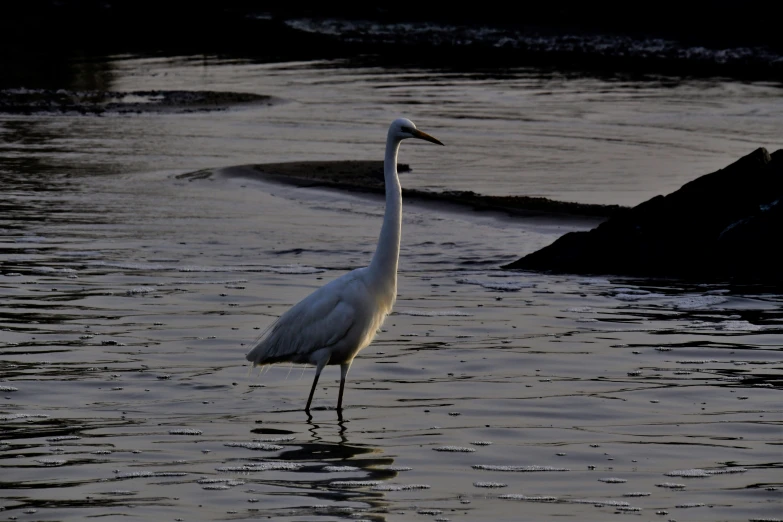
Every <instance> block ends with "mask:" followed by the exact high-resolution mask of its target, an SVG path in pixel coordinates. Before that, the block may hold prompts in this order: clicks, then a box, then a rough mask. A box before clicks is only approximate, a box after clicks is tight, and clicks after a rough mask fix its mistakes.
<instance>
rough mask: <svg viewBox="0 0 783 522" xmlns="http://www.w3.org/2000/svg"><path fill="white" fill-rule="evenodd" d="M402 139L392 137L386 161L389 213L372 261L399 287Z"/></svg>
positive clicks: (376, 270) (379, 273) (384, 277)
mask: <svg viewBox="0 0 783 522" xmlns="http://www.w3.org/2000/svg"><path fill="white" fill-rule="evenodd" d="M400 141H401V140H399V139H395V138H392V137H391V136H389V137H388V139H387V140H386V157H385V158H384V160H383V175H384V180H385V182H386V213H385V214H384V216H383V226H382V227H381V236H380V238H378V248H376V249H375V255H374V256H373V258H372V263H370V269H371V270H372V272H373V273H374V274H375V275H376V276H378V277H379V278H380V279H381V280H383V281H391V282H393V283H394V288H395V289H396V287H397V261H398V259H399V257H400V234H401V228H402V189H401V188H400V178H399V177H397V151H399V150H400Z"/></svg>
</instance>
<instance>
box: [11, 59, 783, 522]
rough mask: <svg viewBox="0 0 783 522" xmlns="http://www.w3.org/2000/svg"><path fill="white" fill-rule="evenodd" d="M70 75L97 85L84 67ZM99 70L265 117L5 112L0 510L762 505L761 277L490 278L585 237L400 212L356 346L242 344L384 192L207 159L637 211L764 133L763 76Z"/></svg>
mask: <svg viewBox="0 0 783 522" xmlns="http://www.w3.org/2000/svg"><path fill="white" fill-rule="evenodd" d="M85 75H86V77H88V78H94V77H96V72H95V71H86V72H85ZM98 76H100V78H102V80H101V82H102V85H103V86H104V87H105V88H109V89H112V90H117V91H133V90H142V89H143V90H147V89H201V90H229V91H237V92H253V93H259V94H268V95H272V96H275V97H277V98H278V99H279V103H277V104H275V105H273V106H271V107H244V108H236V109H233V110H230V111H227V112H212V113H195V114H184V115H183V114H179V115H173V114H152V113H148V114H140V115H116V114H115V115H111V114H108V115H104V116H101V117H94V116H93V117H89V116H88V117H83V116H76V115H62V114H48V115H47V114H43V115H35V116H0V139H1V140H2V151H3V154H2V159H0V169H1V170H0V186H1V187H2V194H3V196H4V197H3V199H2V203H0V204H1V205H2V213H0V232H1V233H2V236H1V237H2V243H1V244H2V250H0V302H2V307H0V354H2V358H1V359H0V421H1V422H2V428H0V429H2V432H1V433H2V439H1V440H0V468H1V469H0V507H2V508H3V509H4V511H2V512H0V519H12V518H14V517H15V518H17V519H18V520H39V519H40V520H83V519H85V518H87V517H101V519H102V520H115V519H116V520H136V519H138V520H185V521H188V520H237V519H239V520H245V519H257V518H271V519H274V520H359V519H363V520H447V519H448V520H455V521H456V520H520V519H522V520H541V519H554V518H556V517H557V518H560V517H563V516H566V517H570V518H572V519H574V520H596V521H602V520H607V519H608V518H610V517H611V516H612V514H614V513H628V514H633V515H638V516H640V517H641V518H642V519H644V520H670V519H671V520H678V521H684V520H688V521H702V520H703V521H712V520H727V521H747V520H778V519H780V517H781V515H780V513H781V490H780V487H781V486H783V485H782V484H781V464H780V463H781V451H780V441H781V420H783V415H782V414H781V406H780V405H781V395H780V390H781V382H783V371H782V370H783V357H781V345H783V342H782V341H781V339H783V337H781V333H783V312H782V311H781V305H782V304H783V295H781V294H773V293H764V292H759V291H755V290H754V289H736V288H730V287H724V286H721V285H711V286H699V285H685V284H681V283H676V282H673V281H669V282H657V283H655V282H649V281H635V280H631V279H618V278H606V277H593V278H585V277H576V276H573V277H571V276H547V275H540V274H533V273H506V272H502V271H500V270H498V269H497V267H498V266H499V265H500V264H503V263H505V262H508V261H511V260H513V259H516V258H517V257H519V255H521V254H525V253H528V252H532V251H534V250H536V249H538V248H540V247H541V246H544V245H546V244H548V243H550V242H551V241H552V240H553V239H555V238H556V237H558V236H559V235H560V234H562V233H564V232H566V231H569V230H574V229H576V228H578V227H580V226H584V225H583V224H578V223H572V222H566V221H564V222H560V223H556V222H551V221H541V220H512V219H509V218H506V217H504V216H499V215H488V214H476V213H473V212H469V211H464V210H460V209H455V208H452V207H446V208H441V207H439V206H422V205H410V204H409V205H407V206H406V208H405V218H404V224H403V246H402V253H401V256H402V257H401V263H400V269H401V274H400V281H399V283H400V288H399V298H398V302H397V305H396V307H395V313H394V314H393V315H392V316H391V317H389V319H388V320H387V323H386V325H385V327H384V331H383V332H382V333H381V334H380V335H379V336H378V338H377V340H376V342H375V343H374V344H373V345H371V346H370V347H369V348H367V349H366V350H365V351H364V352H363V353H362V354H361V355H360V356H359V358H358V359H357V360H356V361H355V364H354V365H353V368H352V370H351V373H350V375H349V382H348V386H347V389H346V395H345V401H346V405H347V408H346V410H345V412H344V415H343V417H342V419H340V418H339V417H338V415H337V413H336V412H335V411H334V410H333V409H332V408H333V407H334V405H335V403H336V399H337V390H338V383H337V380H338V379H339V373H338V372H337V371H336V369H335V368H333V367H330V368H327V369H326V370H325V372H324V374H323V375H322V380H321V384H320V386H319V389H318V391H317V394H316V398H315V400H314V405H315V407H316V410H315V411H314V412H313V416H312V418H308V417H307V415H306V414H305V413H304V412H303V411H301V408H302V407H303V406H304V403H305V401H306V398H307V393H308V391H309V387H310V383H311V379H312V375H313V372H312V369H309V368H308V369H303V368H301V367H294V368H291V367H289V366H286V365H281V366H277V367H273V368H271V369H270V370H269V371H268V372H266V373H264V374H263V375H261V376H259V375H258V374H257V371H256V372H254V373H252V374H251V373H249V368H248V366H247V365H246V364H245V361H244V357H243V355H244V353H245V351H246V350H247V349H248V346H249V344H250V343H252V342H253V340H254V339H255V338H256V337H257V336H258V335H259V333H260V332H261V331H262V330H263V329H264V328H265V327H266V326H268V325H269V324H270V323H271V322H272V320H273V319H274V318H275V317H277V316H279V315H280V314H281V313H282V312H283V311H285V310H286V309H287V308H288V307H289V306H291V305H292V304H293V303H295V302H296V301H298V300H299V299H301V298H302V297H304V296H305V295H306V294H307V293H309V292H310V291H312V290H313V289H314V288H316V287H318V286H320V285H322V284H323V283H324V282H325V281H328V280H330V279H332V278H334V277H336V276H338V275H340V274H342V273H344V272H345V271H346V270H349V269H352V268H355V267H358V266H362V265H364V264H366V263H367V261H368V260H369V258H370V256H371V255H372V252H373V249H374V242H375V240H376V238H377V233H378V230H379V227H380V221H381V217H382V213H383V208H382V200H381V199H378V198H374V197H360V196H355V195H348V194H341V193H336V192H328V191H321V190H309V189H297V188H292V187H285V186H281V185H271V184H265V183H261V182H254V181H249V180H247V179H232V178H229V177H226V176H221V175H217V174H215V175H213V176H211V177H209V178H207V179H198V180H194V181H187V180H186V179H182V178H178V177H177V175H179V174H183V173H187V172H192V171H196V170H200V169H205V168H214V167H222V166H228V165H237V164H244V163H260V162H278V161H297V160H329V159H380V158H381V155H382V147H383V141H384V137H385V130H386V125H387V124H388V122H389V121H391V119H392V118H394V117H396V116H398V115H406V116H409V117H410V118H411V119H413V120H414V121H415V122H416V123H417V124H418V125H419V127H420V128H422V129H423V130H426V131H427V132H431V133H432V134H433V135H435V136H437V137H438V138H440V139H442V140H443V141H444V142H445V143H446V144H447V145H448V147H447V148H436V147H431V146H428V145H427V144H423V143H422V144H411V143H408V142H406V143H405V144H403V147H402V151H401V157H400V159H401V161H402V162H405V163H410V164H411V165H412V167H413V172H411V173H408V174H405V175H403V176H402V183H403V185H404V186H408V187H419V188H426V187H429V188H433V189H466V190H475V191H477V192H481V193H484V194H524V195H542V196H547V197H552V198H555V199H561V200H573V201H582V202H594V203H619V204H625V205H633V204H636V203H639V202H641V201H643V200H645V199H647V198H649V197H652V196H653V195H656V194H658V193H665V192H669V191H671V190H674V189H676V188H677V187H678V186H679V185H681V184H682V183H684V182H686V181H688V180H690V179H693V178H695V177H697V176H698V175H701V174H704V173H706V172H710V171H712V170H716V169H717V168H721V167H723V166H725V165H727V164H728V163H730V162H732V161H734V160H735V159H737V158H739V157H740V156H742V155H744V154H746V153H749V152H751V151H752V150H753V149H755V148H756V147H758V146H766V147H767V148H768V149H770V150H776V149H777V148H779V147H780V137H781V136H783V132H781V131H782V130H783V124H782V123H781V122H783V114H781V113H783V107H782V104H781V103H780V89H779V87H775V86H771V85H764V84H742V83H734V82H728V81H726V82H720V81H692V82H687V81H681V82H677V83H671V82H666V81H663V80H662V81H659V82H648V83H640V82H625V81H620V80H616V81H607V80H599V79H589V78H587V79H586V78H568V77H565V76H558V75H550V76H542V75H540V74H534V73H533V72H532V71H511V72H509V73H508V74H507V75H505V76H503V77H497V76H495V77H493V76H488V75H478V74H477V75H464V74H460V75H457V74H450V73H443V72H433V71H423V70H420V69H417V70H386V69H383V70H382V69H371V68H355V67H348V66H347V64H341V63H321V62H319V63H290V64H276V65H268V64H250V63H243V62H236V61H218V60H211V59H210V60H192V59H186V58H182V59H136V58H132V57H124V58H122V57H121V58H117V59H116V60H114V61H112V62H110V63H109V64H104V65H103V69H101V70H100V71H99V74H98Z"/></svg>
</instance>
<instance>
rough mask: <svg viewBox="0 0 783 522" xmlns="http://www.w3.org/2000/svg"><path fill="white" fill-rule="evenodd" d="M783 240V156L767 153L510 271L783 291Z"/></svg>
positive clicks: (569, 238) (567, 239) (568, 239)
mask: <svg viewBox="0 0 783 522" xmlns="http://www.w3.org/2000/svg"><path fill="white" fill-rule="evenodd" d="M781 238H783V149H781V150H778V151H776V152H774V153H772V154H770V153H769V152H767V150H766V149H764V148H759V149H757V150H755V151H754V152H752V153H751V154H749V155H747V156H745V157H743V158H741V159H739V160H738V161H736V162H734V163H732V164H731V165H729V166H727V167H726V168H724V169H721V170H718V171H717V172H713V173H711V174H706V175H704V176H701V177H699V178H697V179H695V180H693V181H691V182H689V183H686V184H685V185H683V186H682V187H681V188H680V189H679V190H677V191H675V192H673V193H671V194H669V195H667V196H656V197H654V198H652V199H650V200H648V201H645V202H644V203H641V204H640V205H637V206H636V207H634V208H632V209H625V210H622V211H620V212H618V213H617V214H615V215H614V216H612V217H611V218H610V219H608V220H607V221H605V222H604V223H602V224H600V225H599V226H598V227H596V228H595V229H593V230H591V231H589V232H570V233H568V234H565V235H564V236H562V237H561V238H560V239H558V240H557V241H555V242H554V243H553V244H551V245H549V246H548V247H545V248H543V249H541V250H539V251H537V252H534V253H532V254H529V255H527V256H525V257H523V258H521V259H519V260H517V261H514V262H513V263H510V264H508V265H506V266H505V267H504V268H508V269H525V270H536V271H546V272H556V273H558V272H559V273H578V274H616V275H632V276H643V277H678V278H687V279H692V280H714V279H730V280H736V281H750V282H752V281H757V282H763V283H773V284H780V283H781V282H783V261H782V258H781V250H780V244H781Z"/></svg>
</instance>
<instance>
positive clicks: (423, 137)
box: [410, 129, 443, 145]
mask: <svg viewBox="0 0 783 522" xmlns="http://www.w3.org/2000/svg"><path fill="white" fill-rule="evenodd" d="M410 132H411V134H413V137H415V138H419V139H421V140H424V141H429V142H430V143H437V144H438V145H443V143H441V142H440V140H439V139H438V138H434V137H432V136H430V135H429V134H427V133H426V132H421V131H420V130H419V129H411V131H410Z"/></svg>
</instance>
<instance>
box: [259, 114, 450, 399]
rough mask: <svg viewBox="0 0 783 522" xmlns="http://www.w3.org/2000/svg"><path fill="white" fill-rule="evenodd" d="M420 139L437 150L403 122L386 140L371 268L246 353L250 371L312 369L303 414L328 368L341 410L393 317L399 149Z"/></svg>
mask: <svg viewBox="0 0 783 522" xmlns="http://www.w3.org/2000/svg"><path fill="white" fill-rule="evenodd" d="M407 138H418V139H422V140H426V141H429V142H432V143H437V144H438V145H443V143H441V142H440V141H439V140H437V139H436V138H433V137H432V136H430V135H429V134H427V133H425V132H422V131H420V130H418V129H417V128H416V126H415V125H414V124H413V122H412V121H410V120H407V119H405V118H399V119H397V120H394V121H393V122H392V124H391V126H390V127H389V132H388V135H387V138H386V155H385V157H384V160H383V172H384V179H385V182H386V211H385V213H384V217H383V226H382V227H381V235H380V237H379V239H378V247H377V248H376V250H375V254H374V255H373V258H372V261H371V262H370V265H369V266H367V267H363V268H357V269H356V270H353V271H351V272H348V273H347V274H345V275H343V276H341V277H339V278H337V279H335V280H334V281H331V282H330V283H327V284H326V285H324V286H322V287H321V288H319V289H318V290H316V291H315V292H313V293H312V294H310V295H309V296H307V297H306V298H304V299H303V300H302V301H300V302H299V303H297V304H296V305H294V306H293V307H292V308H291V309H290V310H288V311H287V312H286V313H284V314H283V315H282V316H280V318H279V319H278V320H277V321H276V322H275V323H274V324H273V325H272V327H271V328H270V329H269V330H268V332H267V333H266V334H265V335H264V336H263V338H262V339H261V340H260V341H259V342H258V343H257V344H256V345H255V346H254V347H253V348H252V349H251V350H250V351H249V352H248V353H247V356H246V357H247V360H248V361H250V362H252V363H253V366H263V365H267V364H273V363H277V362H292V363H301V364H312V365H314V366H315V367H316V368H315V378H314V379H313V386H312V388H310V396H309V397H308V398H307V406H305V411H307V412H309V411H310V404H311V403H312V401H313V394H314V393H315V387H316V385H317V384H318V378H319V377H320V376H321V370H323V369H324V366H326V365H336V364H339V365H340V394H339V396H338V398H337V409H338V410H342V405H343V391H344V389H345V378H346V376H347V375H348V370H349V369H350V368H351V363H352V362H353V358H354V357H356V355H357V354H358V353H359V351H360V350H362V349H363V348H365V347H366V346H367V345H369V344H370V343H371V342H372V340H373V338H374V337H375V334H376V332H377V331H378V329H379V328H380V327H381V325H382V324H383V321H384V319H385V318H386V316H387V315H388V314H389V312H391V310H392V306H393V305H394V301H395V298H396V296H397V263H398V260H399V255H400V234H401V228H402V189H401V187H400V179H399V177H398V175H397V153H398V151H399V149H400V143H401V142H402V140H404V139H407Z"/></svg>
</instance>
